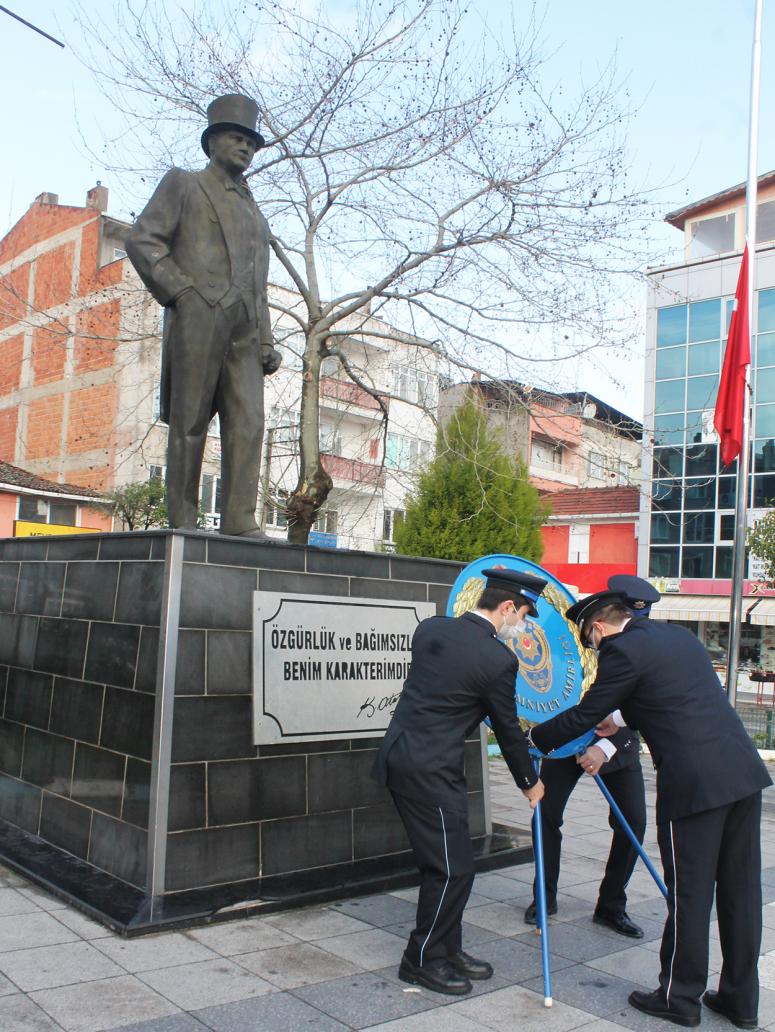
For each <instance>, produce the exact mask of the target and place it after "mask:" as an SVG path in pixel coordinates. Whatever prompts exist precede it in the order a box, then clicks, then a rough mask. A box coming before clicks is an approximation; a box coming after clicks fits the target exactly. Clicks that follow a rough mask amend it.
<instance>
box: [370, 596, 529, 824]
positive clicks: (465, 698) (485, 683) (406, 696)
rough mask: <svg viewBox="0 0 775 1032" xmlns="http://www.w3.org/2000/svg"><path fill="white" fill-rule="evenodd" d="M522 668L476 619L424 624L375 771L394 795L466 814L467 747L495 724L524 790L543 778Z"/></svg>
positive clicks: (484, 623)
mask: <svg viewBox="0 0 775 1032" xmlns="http://www.w3.org/2000/svg"><path fill="white" fill-rule="evenodd" d="M518 669H519V664H518V662H517V659H516V657H515V656H514V653H513V652H512V651H511V649H509V648H508V647H507V646H506V645H504V644H503V643H502V642H500V641H498V639H497V638H496V636H495V632H494V630H493V626H492V624H491V623H490V622H489V621H488V620H485V619H483V618H482V617H480V616H476V615H475V614H474V613H464V614H463V616H461V617H458V618H456V619H452V618H449V617H444V616H433V617H431V618H430V619H428V620H423V621H422V623H421V624H420V625H419V627H418V628H417V630H416V631H415V634H414V638H413V640H412V663H411V666H410V668H409V676H408V677H407V679H406V682H405V684H404V689H403V692H402V693H401V698H400V699H399V701H398V705H397V706H396V711H395V713H394V715H393V719H392V720H391V722H390V726H389V727H388V729H387V732H386V734H385V737H384V739H383V740H382V745H381V746H380V749H379V752H378V753H377V758H376V760H375V762H374V767H373V769H372V777H373V778H374V779H375V780H376V781H378V782H379V783H380V784H382V785H387V786H388V787H389V788H390V789H391V790H392V791H394V792H397V793H398V794H399V795H404V796H408V797H409V798H414V799H420V800H423V801H425V802H430V803H433V804H435V805H438V806H441V807H445V808H446V809H450V810H458V811H466V810H467V808H468V803H467V798H466V782H465V773H464V762H463V758H464V742H465V740H466V738H467V737H468V736H469V735H470V734H471V732H472V731H474V730H475V729H476V728H477V727H478V726H479V724H480V723H481V721H482V720H483V719H484V718H485V717H489V718H490V721H491V723H492V727H493V730H494V732H495V735H496V737H497V739H498V744H499V745H500V747H501V752H502V753H503V757H504V759H505V760H506V763H507V764H508V766H509V770H510V771H511V773H512V775H513V776H514V780H515V781H516V783H517V785H518V787H519V788H530V787H531V786H532V785H534V784H535V782H536V780H537V777H536V774H535V771H534V769H533V764H532V761H531V759H530V755H529V753H528V745H527V738H526V736H525V734H524V732H523V731H522V729H521V728H520V726H519V721H518V720H517V712H516V702H515V698H514V695H515V687H516V685H515V681H516V676H517V671H518Z"/></svg>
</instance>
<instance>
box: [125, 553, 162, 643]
mask: <svg viewBox="0 0 775 1032" xmlns="http://www.w3.org/2000/svg"><path fill="white" fill-rule="evenodd" d="M163 587H164V563H160V562H147V563H145V562H137V563H131V562H124V563H122V564H121V576H120V577H119V581H118V597H117V599H116V622H117V623H127V624H149V625H150V626H151V627H158V626H159V621H160V620H161V597H162V593H163Z"/></svg>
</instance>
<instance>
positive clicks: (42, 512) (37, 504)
mask: <svg viewBox="0 0 775 1032" xmlns="http://www.w3.org/2000/svg"><path fill="white" fill-rule="evenodd" d="M18 512H19V515H18V516H17V519H19V520H24V521H25V522H26V523H55V524H57V525H58V526H61V527H76V526H78V505H77V504H76V503H75V502H66V501H61V502H59V501H51V502H50V501H49V500H48V499H47V498H36V497H35V496H34V495H20V497H19V510H18Z"/></svg>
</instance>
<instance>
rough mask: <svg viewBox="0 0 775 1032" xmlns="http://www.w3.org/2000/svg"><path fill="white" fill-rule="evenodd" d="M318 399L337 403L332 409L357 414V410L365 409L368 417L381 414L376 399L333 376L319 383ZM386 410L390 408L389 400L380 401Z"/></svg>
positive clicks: (354, 385)
mask: <svg viewBox="0 0 775 1032" xmlns="http://www.w3.org/2000/svg"><path fill="white" fill-rule="evenodd" d="M320 397H321V398H323V399H326V400H329V401H334V402H339V404H338V405H335V406H334V407H335V408H337V409H346V410H347V411H354V412H356V413H357V411H358V410H359V409H361V410H363V409H365V410H366V411H367V412H368V413H369V415H370V416H371V415H372V413H375V412H376V413H378V414H380V415H381V414H382V409H381V407H380V404H379V402H378V401H377V399H376V398H373V397H372V396H371V394H369V392H368V391H364V390H363V388H361V387H359V386H358V385H357V384H355V383H352V381H350V380H339V379H336V378H335V377H333V376H324V377H323V378H322V379H321V381H320ZM382 400H383V402H384V405H385V408H386V409H389V407H390V399H389V398H383V399H382Z"/></svg>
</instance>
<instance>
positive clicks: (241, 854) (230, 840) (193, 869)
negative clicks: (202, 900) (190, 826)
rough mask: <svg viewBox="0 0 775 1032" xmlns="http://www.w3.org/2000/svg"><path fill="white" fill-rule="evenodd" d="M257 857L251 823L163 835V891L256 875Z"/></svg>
mask: <svg viewBox="0 0 775 1032" xmlns="http://www.w3.org/2000/svg"><path fill="white" fill-rule="evenodd" d="M259 857H260V849H259V829H258V826H257V825H254V824H253V825H251V824H242V825H239V826H237V827H232V828H207V829H206V830H202V831H179V832H176V833H175V834H174V835H168V836H167V870H166V888H167V891H168V892H175V891H176V890H179V889H192V888H195V887H196V886H197V885H217V884H219V883H226V882H233V881H242V880H245V879H248V878H257V877H258V874H259V870H260V868H259Z"/></svg>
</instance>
